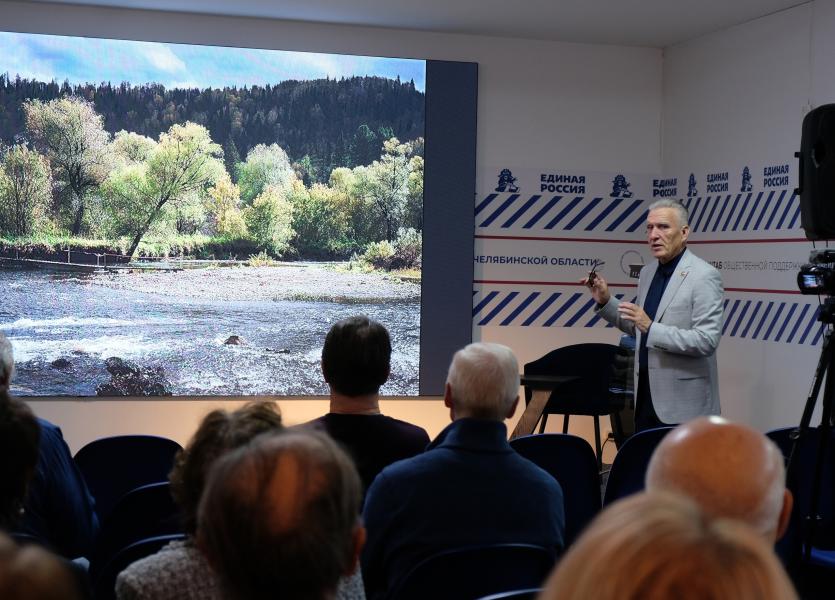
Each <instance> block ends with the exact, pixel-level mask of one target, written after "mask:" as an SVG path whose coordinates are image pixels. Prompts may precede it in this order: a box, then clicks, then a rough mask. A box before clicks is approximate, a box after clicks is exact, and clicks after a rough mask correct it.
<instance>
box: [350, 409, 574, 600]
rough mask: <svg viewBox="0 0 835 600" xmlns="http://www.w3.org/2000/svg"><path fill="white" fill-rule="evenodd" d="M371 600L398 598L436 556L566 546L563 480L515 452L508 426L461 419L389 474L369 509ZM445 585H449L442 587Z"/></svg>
mask: <svg viewBox="0 0 835 600" xmlns="http://www.w3.org/2000/svg"><path fill="white" fill-rule="evenodd" d="M363 519H364V522H365V526H366V529H367V531H368V540H367V542H366V545H365V549H364V550H363V554H362V575H363V579H364V580H365V593H366V597H367V598H369V599H371V600H375V599H377V598H388V597H392V596H391V595H392V593H393V590H395V589H396V587H397V585H398V583H399V582H400V581H401V580H402V578H403V576H404V575H406V574H407V573H409V571H411V570H412V568H414V567H415V565H417V564H418V563H419V562H420V561H422V560H423V559H426V558H428V557H429V556H432V555H434V554H437V553H438V552H441V551H444V550H450V549H454V548H460V547H463V546H472V545H479V544H501V543H527V544H536V545H540V546H543V547H545V548H548V549H550V550H552V551H553V552H554V554H555V555H557V554H559V552H560V551H561V550H562V548H563V544H564V542H563V539H564V537H563V536H564V531H565V509H564V505H563V494H562V489H561V488H560V486H559V484H558V483H557V481H556V480H555V479H554V478H553V477H552V476H551V475H549V474H548V473H546V472H545V471H543V470H542V469H540V468H539V467H537V466H536V465H534V464H533V463H532V462H530V461H529V460H527V459H524V458H522V457H521V456H520V455H519V454H517V453H516V452H515V451H514V450H513V448H511V447H510V444H508V442H507V428H506V427H505V425H504V423H499V422H497V421H488V420H481V419H458V420H456V421H455V422H453V423H452V424H451V425H449V426H448V427H447V428H446V429H444V430H443V431H442V432H441V433H440V434H439V435H438V437H437V438H436V439H435V440H434V441H433V442H432V443H431V444H430V445H429V447H428V448H427V449H426V452H424V453H423V454H420V455H418V456H415V457H414V458H410V459H408V460H403V461H400V462H398V463H395V464H393V465H391V466H390V467H387V468H386V469H384V470H383V472H382V473H380V475H379V476H378V477H377V479H375V480H374V483H373V484H372V485H371V487H370V488H369V490H368V495H367V496H366V500H365V509H364V510H363ZM438 583H439V585H443V582H438Z"/></svg>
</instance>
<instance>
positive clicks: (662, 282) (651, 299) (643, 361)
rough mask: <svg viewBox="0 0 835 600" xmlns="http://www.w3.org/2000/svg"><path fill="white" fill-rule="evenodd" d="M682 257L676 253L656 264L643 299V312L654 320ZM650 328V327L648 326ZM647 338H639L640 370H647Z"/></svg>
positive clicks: (682, 253)
mask: <svg viewBox="0 0 835 600" xmlns="http://www.w3.org/2000/svg"><path fill="white" fill-rule="evenodd" d="M682 256H684V250H682V251H681V252H679V253H678V256H676V257H675V258H673V259H672V260H671V261H669V262H668V263H666V264H663V265H662V264H661V263H658V268H657V269H656V270H655V276H654V277H653V278H652V282H651V283H650V284H649V289H648V290H647V297H646V298H644V306H643V308H644V312H645V313H647V316H648V317H649V318H650V319H652V320H653V321H654V320H655V313H656V312H657V311H658V305H659V304H661V298H662V296H664V290H666V289H667V284H668V283H669V282H670V277H672V276H673V273H674V272H675V270H676V267H677V266H678V263H679V261H680V260H681V257H682ZM650 327H652V325H650ZM647 337H649V331H647V332H646V333H645V334H643V335H642V336H641V350H640V355H639V357H638V363H639V365H640V368H641V369H646V368H647V358H648V356H647V355H648V352H647Z"/></svg>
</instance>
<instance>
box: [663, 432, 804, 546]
mask: <svg viewBox="0 0 835 600" xmlns="http://www.w3.org/2000/svg"><path fill="white" fill-rule="evenodd" d="M646 487H647V490H650V491H671V492H677V493H680V494H684V495H686V496H689V497H690V498H692V499H693V500H694V501H695V502H696V503H697V504H698V505H699V506H701V508H702V510H704V511H705V512H706V513H707V514H708V515H710V516H713V517H724V518H731V519H739V520H741V521H745V522H746V523H747V524H748V525H749V526H751V527H752V528H753V529H754V530H756V531H758V532H759V533H760V534H761V535H763V536H764V537H765V538H766V540H768V541H769V542H772V543H773V542H774V541H776V540H777V539H779V538H780V537H781V536H782V535H783V533H785V531H786V527H787V526H788V523H789V517H790V516H791V509H792V495H791V492H790V491H789V490H787V489H786V473H785V468H784V466H783V455H782V453H781V452H780V450H779V448H777V446H776V445H775V444H774V442H772V441H771V440H769V439H768V438H767V437H766V436H765V435H763V434H762V433H760V432H759V431H756V430H754V429H751V428H750V427H746V426H744V425H740V424H738V423H732V422H730V421H728V420H727V419H723V418H721V417H700V418H698V419H694V420H692V421H689V422H687V423H684V424H682V425H680V426H678V427H677V428H676V429H674V430H673V431H671V432H670V433H669V434H667V435H666V436H665V437H664V439H663V440H662V441H661V443H660V444H659V445H658V448H656V450H655V453H654V454H653V456H652V459H651V460H650V463H649V467H648V469H647V475H646Z"/></svg>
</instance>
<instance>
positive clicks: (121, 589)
mask: <svg viewBox="0 0 835 600" xmlns="http://www.w3.org/2000/svg"><path fill="white" fill-rule="evenodd" d="M282 429H283V426H282V423H281V413H280V411H279V409H278V406H277V405H276V404H275V403H274V402H253V403H249V404H246V405H245V406H243V407H241V408H239V409H238V410H236V411H234V412H228V411H224V410H215V411H212V412H210V413H209V414H208V415H206V416H205V417H204V419H203V421H202V422H201V423H200V427H199V428H198V429H197V432H196V433H195V434H194V437H192V439H191V440H190V441H189V443H188V445H187V446H186V447H185V449H184V450H181V451H180V452H179V453H178V455H177V457H176V459H175V461H174V469H173V470H172V471H171V475H170V481H171V493H172V495H173V496H174V500H175V502H176V503H177V505H178V506H179V507H180V510H181V512H182V517H183V525H184V528H185V531H186V535H187V537H186V539H185V540H184V541H179V542H172V543H170V544H168V545H167V546H165V547H164V548H163V549H162V550H160V551H159V552H158V553H157V554H154V555H152V556H149V557H147V558H144V559H142V560H140V561H137V562H135V563H133V564H132V565H130V566H129V567H128V568H127V569H125V570H124V571H122V573H120V574H119V576H118V578H117V579H116V597H117V598H120V599H122V600H129V599H134V598H136V599H147V600H151V599H154V600H165V599H169V598H170V599H172V600H174V599H189V598H193V599H195V600H197V599H205V600H212V599H219V598H221V593H220V589H219V587H218V583H217V578H216V577H215V575H214V573H213V572H212V570H211V568H210V567H209V564H208V562H206V560H205V558H204V557H203V555H202V554H201V553H200V551H199V550H198V549H197V547H196V546H195V544H194V539H195V534H196V531H197V507H198V506H199V504H200V498H201V496H202V495H203V490H204V488H205V485H206V478H207V476H208V473H209V470H210V469H211V467H212V465H213V464H214V463H215V461H217V459H218V458H220V457H221V456H223V455H224V454H226V453H228V452H230V451H232V450H234V449H236V448H239V447H241V446H244V445H246V444H247V443H248V442H249V441H250V440H252V439H253V438H255V437H256V436H258V435H261V434H263V433H267V432H273V433H275V432H279V431H281V430H282Z"/></svg>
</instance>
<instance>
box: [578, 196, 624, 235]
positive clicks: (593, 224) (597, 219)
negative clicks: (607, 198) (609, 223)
mask: <svg viewBox="0 0 835 600" xmlns="http://www.w3.org/2000/svg"><path fill="white" fill-rule="evenodd" d="M621 202H623V199H622V198H615V199H614V200H612V201H611V202H610V203H609V206H607V207H606V208H604V209H603V212H601V213H600V214H599V215H597V216H596V217H595V218H594V219H592V222H591V223H589V224H588V225H586V231H594V230H595V229H597V226H598V225H600V222H601V221H602V220H603V219H605V218H606V217H608V216H609V214H610V213H611V212H612V211H613V210H615V208H616V207H617V206H618V204H620V203H621Z"/></svg>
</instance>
